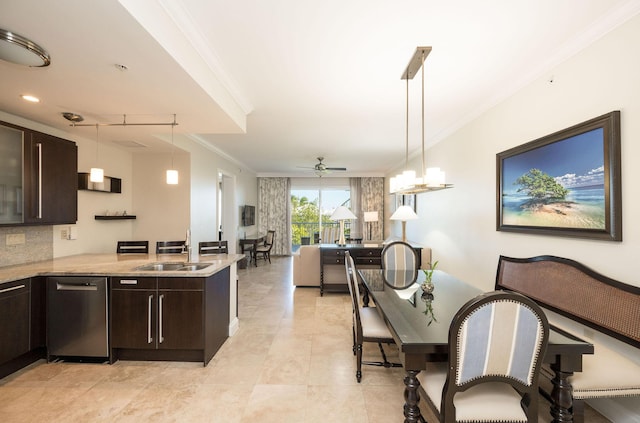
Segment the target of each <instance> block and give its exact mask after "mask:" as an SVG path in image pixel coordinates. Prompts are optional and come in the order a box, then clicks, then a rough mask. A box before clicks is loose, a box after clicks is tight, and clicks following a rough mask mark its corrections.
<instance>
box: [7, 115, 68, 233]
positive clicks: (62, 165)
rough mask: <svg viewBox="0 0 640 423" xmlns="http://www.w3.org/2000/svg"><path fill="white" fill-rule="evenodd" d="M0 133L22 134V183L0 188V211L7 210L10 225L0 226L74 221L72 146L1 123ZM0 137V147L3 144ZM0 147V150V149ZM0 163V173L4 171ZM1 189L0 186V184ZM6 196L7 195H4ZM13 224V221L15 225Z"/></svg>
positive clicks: (53, 138) (12, 182)
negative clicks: (2, 131)
mask: <svg viewBox="0 0 640 423" xmlns="http://www.w3.org/2000/svg"><path fill="white" fill-rule="evenodd" d="M1 124H2V125H3V127H2V129H3V130H5V129H13V130H16V129H17V130H18V131H19V132H21V133H22V150H21V155H22V179H21V180H20V181H19V182H20V183H18V180H16V179H14V180H12V181H11V182H10V183H9V184H5V185H10V186H8V187H5V189H4V191H5V201H4V203H6V204H3V200H2V192H1V191H2V188H0V208H2V207H4V210H5V213H7V211H8V210H9V209H10V211H11V214H12V219H11V221H6V222H5V221H4V220H3V219H2V216H3V215H0V224H3V225H7V224H8V225H20V224H25V225H53V224H67V223H76V221H77V220H78V177H77V172H78V148H77V146H76V144H75V143H74V142H71V141H67V140H64V139H61V138H57V137H54V136H52V135H47V134H43V133H41V132H37V131H32V130H30V129H26V128H20V127H16V126H14V125H8V124H4V123H1ZM5 143H6V141H5V139H4V138H2V137H0V145H3V144H5ZM1 148H2V147H1V146H0V149H1ZM5 166H6V165H5V163H0V173H4V171H5ZM0 185H2V182H0ZM7 193H8V194H7ZM7 198H8V200H7ZM16 220H17V221H16Z"/></svg>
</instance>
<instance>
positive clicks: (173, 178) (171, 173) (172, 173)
mask: <svg viewBox="0 0 640 423" xmlns="http://www.w3.org/2000/svg"><path fill="white" fill-rule="evenodd" d="M175 123H176V115H173V125H171V169H168V170H167V185H178V171H177V170H176V169H175V168H174V166H173V151H174V150H175V146H174V144H173V127H174V126H175Z"/></svg>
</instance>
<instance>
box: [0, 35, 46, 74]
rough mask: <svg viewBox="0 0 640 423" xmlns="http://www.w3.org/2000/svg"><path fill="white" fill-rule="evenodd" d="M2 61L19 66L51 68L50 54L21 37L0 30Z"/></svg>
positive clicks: (0, 55)
mask: <svg viewBox="0 0 640 423" xmlns="http://www.w3.org/2000/svg"><path fill="white" fill-rule="evenodd" d="M0 59H1V60H5V61H7V62H11V63H15V64H17V65H24V66H31V67H44V66H49V64H50V63H51V58H50V57H49V53H47V51H46V50H45V49H43V48H42V47H40V46H39V45H37V44H36V43H34V42H33V41H31V40H29V39H27V38H24V37H23V36H21V35H18V34H16V33H13V32H11V31H7V30H5V29H0Z"/></svg>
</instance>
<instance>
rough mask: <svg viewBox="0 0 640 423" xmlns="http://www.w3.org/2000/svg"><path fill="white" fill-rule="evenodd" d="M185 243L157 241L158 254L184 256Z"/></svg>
mask: <svg viewBox="0 0 640 423" xmlns="http://www.w3.org/2000/svg"><path fill="white" fill-rule="evenodd" d="M184 247H185V243H184V240H183V241H157V242H156V254H182V253H184Z"/></svg>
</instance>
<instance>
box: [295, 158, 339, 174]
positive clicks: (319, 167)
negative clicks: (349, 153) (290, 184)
mask: <svg viewBox="0 0 640 423" xmlns="http://www.w3.org/2000/svg"><path fill="white" fill-rule="evenodd" d="M317 159H318V163H316V164H315V166H313V167H305V166H298V167H299V168H302V169H312V170H313V171H314V172H315V173H316V175H318V176H322V175H326V174H328V173H331V172H345V171H346V170H347V168H346V167H328V166H327V165H326V164H324V163H323V162H322V161H323V160H324V157H318V158H317Z"/></svg>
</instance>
